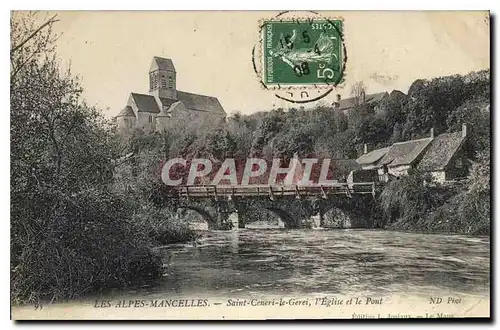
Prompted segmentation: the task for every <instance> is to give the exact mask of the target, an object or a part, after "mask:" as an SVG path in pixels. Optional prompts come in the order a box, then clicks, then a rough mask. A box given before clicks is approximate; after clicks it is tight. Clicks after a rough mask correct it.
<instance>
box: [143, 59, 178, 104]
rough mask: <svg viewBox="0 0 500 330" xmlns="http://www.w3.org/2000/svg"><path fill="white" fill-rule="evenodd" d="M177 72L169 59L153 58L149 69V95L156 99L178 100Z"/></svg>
mask: <svg viewBox="0 0 500 330" xmlns="http://www.w3.org/2000/svg"><path fill="white" fill-rule="evenodd" d="M175 84H176V72H175V68H174V63H172V60H171V59H169V58H163V57H157V56H155V57H154V58H153V61H152V62H151V67H150V68H149V94H150V95H153V96H154V97H155V98H157V99H158V98H169V99H174V100H177V89H176V86H175Z"/></svg>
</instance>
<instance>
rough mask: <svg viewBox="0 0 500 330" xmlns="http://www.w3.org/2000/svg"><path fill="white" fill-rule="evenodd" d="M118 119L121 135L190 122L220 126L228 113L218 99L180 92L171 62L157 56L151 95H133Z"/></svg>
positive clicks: (150, 82)
mask: <svg viewBox="0 0 500 330" xmlns="http://www.w3.org/2000/svg"><path fill="white" fill-rule="evenodd" d="M115 118H116V122H117V125H118V128H119V129H120V130H122V131H129V130H133V129H136V128H139V129H142V130H144V131H161V130H166V129H169V128H171V127H176V126H179V125H181V124H183V123H186V122H187V121H200V122H208V123H211V124H216V123H220V122H221V121H224V120H225V118H226V112H225V111H224V109H223V107H222V105H221V104H220V102H219V100H218V99H217V98H215V97H212V96H205V95H199V94H194V93H188V92H183V91H180V90H178V89H177V72H176V70H175V67H174V64H173V62H172V60H171V59H168V58H162V57H156V56H155V57H154V58H153V60H152V62H151V66H150V68H149V94H140V93H130V95H129V97H128V100H127V105H126V106H125V108H123V110H122V111H121V112H120V113H119V114H118V115H117V116H116V117H115Z"/></svg>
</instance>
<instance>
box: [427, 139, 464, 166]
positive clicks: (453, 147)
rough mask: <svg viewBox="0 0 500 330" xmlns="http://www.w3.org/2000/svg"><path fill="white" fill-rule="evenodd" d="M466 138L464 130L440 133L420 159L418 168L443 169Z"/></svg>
mask: <svg viewBox="0 0 500 330" xmlns="http://www.w3.org/2000/svg"><path fill="white" fill-rule="evenodd" d="M464 140H465V137H463V136H462V132H455V133H445V134H440V135H438V136H437V137H436V138H435V139H434V140H433V141H432V143H431V145H430V146H429V149H428V150H427V152H426V153H425V155H424V157H423V158H422V160H421V161H420V164H419V165H418V169H420V170H423V171H438V170H443V169H444V168H445V167H446V166H448V163H449V162H450V161H451V159H452V158H453V156H454V155H455V154H456V153H457V151H458V150H459V149H460V146H461V145H462V142H463V141H464Z"/></svg>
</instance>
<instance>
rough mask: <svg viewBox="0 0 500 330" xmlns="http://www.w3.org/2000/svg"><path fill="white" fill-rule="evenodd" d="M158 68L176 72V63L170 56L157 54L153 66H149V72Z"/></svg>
mask: <svg viewBox="0 0 500 330" xmlns="http://www.w3.org/2000/svg"><path fill="white" fill-rule="evenodd" d="M156 70H164V71H173V72H175V67H174V63H173V62H172V60H171V59H169V58H164V57H158V56H155V57H153V61H152V62H151V67H150V68H149V72H152V71H156Z"/></svg>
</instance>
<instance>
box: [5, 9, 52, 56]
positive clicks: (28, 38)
mask: <svg viewBox="0 0 500 330" xmlns="http://www.w3.org/2000/svg"><path fill="white" fill-rule="evenodd" d="M56 17H57V14H56V15H54V16H52V18H50V19H49V20H48V21H47V22H45V23H43V24H42V25H41V26H40V27H39V28H38V29H36V30H35V31H33V33H32V34H30V35H29V36H28V37H27V38H26V39H24V40H23V41H22V42H21V43H19V45H17V46H14V47H12V49H11V50H10V53H11V55H12V54H13V53H15V52H16V51H17V50H18V49H19V48H21V47H22V46H24V44H26V43H27V42H28V41H30V40H31V39H32V38H33V37H34V36H36V35H37V33H38V32H40V31H41V30H43V29H44V28H45V27H46V26H48V25H50V24H53V23H55V22H59V20H58V19H55V18H56Z"/></svg>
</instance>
